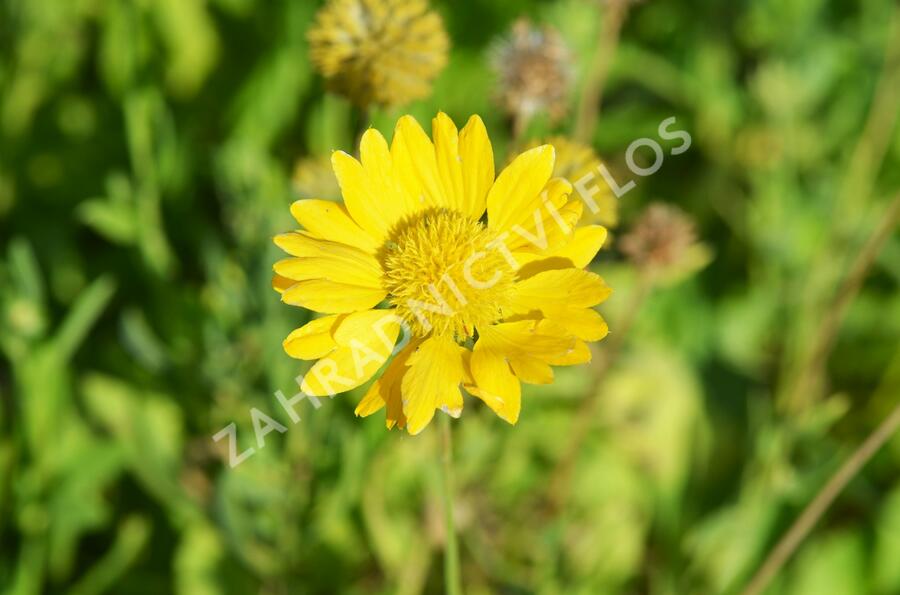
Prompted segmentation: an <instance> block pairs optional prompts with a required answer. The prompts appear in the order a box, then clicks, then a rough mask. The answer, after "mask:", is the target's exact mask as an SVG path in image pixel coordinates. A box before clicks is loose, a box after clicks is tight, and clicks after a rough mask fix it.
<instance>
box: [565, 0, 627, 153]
mask: <svg viewBox="0 0 900 595" xmlns="http://www.w3.org/2000/svg"><path fill="white" fill-rule="evenodd" d="M597 5H598V7H599V5H600V3H599V2H598V3H597ZM605 6H606V10H605V12H604V14H603V24H602V27H603V29H602V31H601V34H600V39H599V40H598V42H597V48H596V50H595V52H594V56H593V59H592V61H591V70H590V71H589V72H588V74H587V81H586V82H585V84H584V88H583V90H582V93H581V98H580V101H579V105H578V114H577V115H576V119H575V138H577V139H578V140H580V141H581V142H588V143H589V142H590V141H591V140H592V139H593V138H594V128H596V126H597V118H598V117H599V115H600V103H601V101H602V100H603V87H604V85H605V84H606V77H607V75H608V74H609V68H610V66H611V65H612V58H613V55H614V54H615V52H616V48H617V47H618V45H619V34H620V32H621V30H622V23H623V22H624V21H625V15H626V13H627V11H628V0H610V1H609V2H607V3H606V5H605Z"/></svg>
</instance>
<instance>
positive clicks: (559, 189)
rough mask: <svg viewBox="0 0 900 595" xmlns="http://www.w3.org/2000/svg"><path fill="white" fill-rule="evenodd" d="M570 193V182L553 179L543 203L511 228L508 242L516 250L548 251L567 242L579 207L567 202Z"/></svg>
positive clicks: (546, 190)
mask: <svg viewBox="0 0 900 595" xmlns="http://www.w3.org/2000/svg"><path fill="white" fill-rule="evenodd" d="M571 192H572V185H571V184H569V182H568V181H566V180H564V179H562V178H554V179H553V180H550V182H548V183H547V186H546V187H545V188H544V190H543V194H542V195H543V198H542V199H541V200H540V203H539V204H538V205H537V206H536V207H535V208H534V210H532V211H531V212H530V213H527V214H526V216H524V218H523V219H522V220H521V221H519V222H518V223H515V224H514V225H513V226H512V227H511V228H510V233H509V235H508V236H507V237H506V239H505V240H504V241H505V243H506V245H507V246H508V247H509V248H510V249H511V250H512V251H514V252H532V253H535V254H546V253H550V252H553V251H554V250H556V249H557V248H558V247H561V246H562V245H563V244H565V243H566V242H568V241H569V239H570V238H571V237H572V234H573V232H574V231H575V224H574V222H573V221H572V219H573V217H572V215H573V214H574V210H575V209H576V208H577V207H572V206H569V205H568V202H571V201H568V197H569V194H570V193H571Z"/></svg>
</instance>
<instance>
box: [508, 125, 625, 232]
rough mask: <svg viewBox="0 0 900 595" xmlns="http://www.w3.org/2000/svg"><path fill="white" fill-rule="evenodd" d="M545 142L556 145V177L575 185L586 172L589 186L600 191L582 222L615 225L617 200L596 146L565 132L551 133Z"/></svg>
mask: <svg viewBox="0 0 900 595" xmlns="http://www.w3.org/2000/svg"><path fill="white" fill-rule="evenodd" d="M546 143H547V144H549V145H553V148H554V149H556V165H555V166H554V167H553V175H554V176H555V177H559V178H565V179H567V180H568V181H569V182H570V183H571V184H573V185H574V184H576V183H577V182H578V181H580V180H584V179H585V176H587V187H588V188H593V187H595V188H596V189H597V192H596V193H594V194H592V195H591V196H590V199H591V201H593V205H592V204H588V205H587V207H588V208H587V210H586V211H585V215H584V218H583V222H584V223H599V224H600V225H603V226H604V227H606V228H614V227H616V226H617V225H618V224H619V208H618V202H617V201H616V197H615V195H614V194H613V192H612V190H611V189H610V187H609V184H607V183H606V182H605V181H604V180H603V178H602V177H601V175H600V165H601V164H602V162H601V161H600V158H599V157H598V156H597V153H595V152H594V149H592V148H591V147H590V146H588V145H585V144H582V143H580V142H578V141H576V140H573V139H571V138H568V137H565V136H553V137H550V138H548V139H547V140H546ZM539 144H540V143H539V142H537V141H534V142H532V143H529V144H528V145H526V148H531V147H536V146H538V145H539ZM595 208H596V212H594V209H595Z"/></svg>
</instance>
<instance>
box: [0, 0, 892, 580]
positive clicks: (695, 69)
mask: <svg viewBox="0 0 900 595" xmlns="http://www.w3.org/2000/svg"><path fill="white" fill-rule="evenodd" d="M370 4H371V3H370ZM374 4H378V2H374ZM388 4H390V3H388ZM393 4H395V5H396V4H403V2H400V3H397V2H393ZM319 7H320V3H319V2H308V1H299V0H297V1H291V0H265V1H263V0H2V2H0V347H2V358H0V592H2V593H9V594H17V595H29V594H36V593H73V594H79V595H84V594H94V593H97V594H99V593H128V594H142V593H177V594H185V595H186V594H190V595H216V594H244V593H263V594H287V593H369V592H375V593H403V594H414V593H439V592H441V591H442V578H441V577H442V572H443V568H442V566H443V562H442V557H441V553H442V550H443V547H444V543H445V534H444V529H443V524H442V520H441V519H442V513H441V511H442V505H441V499H440V495H439V490H438V481H439V479H438V477H437V467H438V465H437V461H438V457H439V454H438V452H439V449H438V444H437V443H438V432H437V431H436V430H435V428H429V429H428V430H427V431H426V432H424V433H423V434H422V435H420V436H418V437H414V438H413V437H409V436H408V435H406V434H405V433H403V432H398V431H396V430H395V431H390V432H389V431H387V430H386V429H385V428H384V420H383V418H382V417H381V415H374V416H372V417H369V418H366V419H364V420H363V419H358V418H356V417H354V415H353V408H354V407H355V404H356V402H357V401H358V399H359V397H361V395H362V394H363V391H361V390H358V391H354V393H353V394H349V395H340V396H338V397H336V398H334V399H333V400H325V401H324V402H323V403H322V406H321V407H320V408H318V409H316V408H315V407H314V406H313V405H312V404H311V403H308V402H304V403H301V404H299V405H298V406H297V410H298V412H299V413H300V415H301V417H302V419H301V420H300V421H299V422H297V423H296V424H293V423H291V420H290V419H289V417H288V416H287V414H286V413H285V412H284V410H283V409H281V407H279V405H278V402H277V400H276V398H275V397H274V395H273V393H274V392H275V391H278V390H280V391H282V392H283V393H284V394H285V395H287V396H290V395H292V394H294V393H295V392H296V391H297V385H296V382H295V380H294V379H295V377H296V376H298V375H300V374H302V373H303V371H304V369H305V368H304V364H303V363H302V362H298V361H295V360H292V359H290V358H289V357H288V356H287V355H285V353H284V352H283V351H282V347H281V341H282V339H283V338H284V337H285V336H286V335H287V334H288V333H289V332H290V331H291V330H292V329H294V328H296V327H298V326H300V325H301V324H302V323H303V322H304V321H305V320H306V319H307V316H308V314H306V313H304V312H303V311H301V310H299V309H297V308H291V307H288V306H286V305H283V304H281V303H280V302H279V299H278V295H277V294H276V293H275V292H274V291H272V288H271V266H272V263H273V262H275V261H276V260H277V259H278V258H279V257H280V256H279V250H278V249H277V248H276V247H275V246H274V245H273V244H272V243H271V237H272V236H273V235H274V234H275V233H278V232H281V231H285V230H288V229H292V228H293V227H294V226H295V224H294V223H293V221H292V219H291V217H290V213H289V210H288V208H289V205H290V204H291V202H292V201H293V200H296V199H297V198H299V197H310V196H317V197H320V198H338V194H337V189H336V186H335V181H334V178H333V177H332V175H331V173H330V171H329V169H328V162H327V159H328V155H329V154H330V152H331V151H332V150H333V149H344V150H348V151H351V150H352V149H353V147H354V144H355V142H356V137H357V135H358V134H359V132H360V131H361V130H363V129H364V128H365V127H367V126H369V125H373V126H376V127H378V128H380V129H381V130H382V131H383V132H385V133H386V134H387V135H388V136H389V135H390V133H391V130H392V128H393V124H394V122H395V121H396V119H397V117H399V115H401V114H404V113H412V114H414V115H415V116H416V117H417V118H418V119H419V121H420V122H421V123H423V125H425V126H426V128H427V126H428V122H429V121H430V119H431V118H432V117H433V116H434V114H435V113H436V112H437V110H439V109H440V110H444V111H446V112H447V113H448V114H450V115H451V117H453V118H454V120H455V121H456V123H457V124H458V125H460V126H461V125H462V124H463V123H464V122H465V120H466V119H467V118H468V117H469V115H471V114H473V113H477V114H480V115H481V116H482V117H483V118H484V120H485V122H486V124H487V126H488V130H489V133H490V135H491V139H492V141H493V143H494V151H495V159H496V161H497V163H498V164H502V163H505V162H506V160H507V158H508V152H509V151H510V150H512V149H513V148H515V147H519V146H526V145H528V144H529V143H534V142H538V139H545V138H548V137H551V136H557V135H560V136H564V137H567V138H570V139H573V140H577V141H579V142H581V143H583V147H582V148H584V147H587V151H588V154H590V153H591V151H594V152H595V153H596V155H598V156H599V157H600V158H601V159H603V161H604V162H605V163H606V164H607V166H608V168H609V170H610V171H611V172H612V173H613V175H614V176H615V177H616V179H617V180H618V181H619V182H620V184H624V183H625V182H626V181H628V180H635V182H636V186H635V188H634V189H633V190H631V191H630V192H628V193H627V194H626V195H624V196H623V197H622V198H621V199H620V200H619V201H618V205H617V208H615V207H616V205H615V203H614V202H613V203H611V204H613V209H614V211H617V212H614V213H613V214H611V215H610V214H608V215H607V219H606V220H605V221H604V222H605V223H606V224H608V225H609V226H610V228H611V236H612V241H611V243H610V245H609V247H608V248H605V249H604V250H603V251H601V253H600V255H599V256H598V257H597V259H596V260H595V262H594V263H593V264H592V265H591V267H592V269H593V270H595V271H597V272H598V273H600V274H601V275H603V276H604V277H605V278H606V279H607V281H608V283H609V284H610V285H611V286H612V287H613V288H614V290H615V291H614V294H613V296H612V297H611V298H610V299H609V300H608V301H607V302H606V303H604V304H602V305H601V307H600V310H601V312H602V313H603V314H604V316H605V317H606V318H607V319H608V321H609V324H610V328H611V334H610V336H609V337H608V338H607V339H606V340H604V341H603V342H601V343H600V344H598V345H597V350H596V352H595V357H594V361H593V362H592V364H590V365H586V366H580V367H574V368H563V369H557V374H556V381H555V383H554V384H552V385H548V386H540V387H531V386H529V387H527V388H526V393H525V396H524V403H523V411H522V415H521V418H520V421H519V423H518V425H516V426H510V425H508V424H506V423H505V422H503V421H501V420H500V419H498V418H497V417H496V416H495V415H494V414H493V413H492V412H490V411H489V410H488V409H487V408H486V407H484V406H483V405H482V404H481V403H480V402H477V401H476V400H474V399H467V405H466V410H465V412H464V414H463V417H462V419H461V420H459V421H458V422H454V423H453V430H454V445H455V452H454V458H455V460H454V464H455V476H456V477H455V480H456V486H455V489H456V508H455V514H456V520H457V525H458V528H459V538H460V543H461V550H462V572H463V582H464V587H465V590H466V592H467V593H494V592H499V593H592V594H593V593H600V594H603V593H610V594H612V593H652V594H683V593H692V594H693V593H696V594H717V593H737V592H739V591H740V589H741V588H742V587H743V586H744V585H745V584H746V583H747V581H748V579H749V578H750V576H751V575H752V574H753V572H754V571H755V570H756V569H757V568H758V566H759V565H760V563H761V561H762V560H763V559H764V557H765V556H766V554H767V552H769V550H770V549H771V548H772V546H773V545H774V544H775V542H776V541H777V539H778V538H779V536H780V535H781V534H782V533H783V532H784V531H785V529H786V528H787V527H788V526H789V525H790V523H791V522H792V520H793V519H794V518H795V517H796V516H797V514H798V513H799V512H800V510H802V508H803V507H804V506H805V505H806V503H808V502H809V501H810V500H811V499H812V498H813V496H814V495H815V494H816V493H817V492H818V490H819V489H820V488H821V486H822V485H823V484H824V483H825V481H826V480H827V478H828V477H829V476H830V475H831V474H832V473H833V472H834V471H835V469H836V468H837V467H838V466H839V464H840V463H841V461H843V460H844V459H845V458H846V457H847V456H848V455H849V453H850V452H851V451H852V450H853V449H854V448H856V446H857V445H858V444H859V443H860V442H862V441H863V440H864V438H865V437H866V436H867V435H868V434H869V433H870V432H871V431H872V430H873V428H875V427H876V426H877V425H878V424H879V423H880V421H881V420H882V419H884V418H885V416H886V415H887V414H888V412H889V411H890V410H891V409H892V408H893V407H895V406H896V405H897V403H898V401H900V292H898V284H900V236H898V234H897V233H896V226H895V225H894V224H893V223H895V222H896V218H897V214H898V207H897V198H896V195H897V192H898V188H900V167H898V165H900V131H898V126H897V119H898V115H900V18H898V15H900V12H898V11H900V9H898V8H897V5H896V4H895V3H894V2H892V1H891V0H859V1H849V0H846V1H845V0H837V1H826V0H755V1H753V2H749V1H747V2H718V1H715V0H695V1H692V2H685V1H680V2H679V1H663V0H648V1H646V2H642V3H631V2H625V1H624V0H607V1H606V2H598V1H593V0H553V1H551V0H541V1H538V0H527V1H513V0H497V1H491V2H489V1H487V0H466V1H459V2H456V1H454V2H451V1H450V0H441V1H434V2H432V4H431V7H432V8H433V10H435V11H436V12H437V13H438V14H440V16H441V18H442V21H443V27H444V28H445V29H446V31H447V35H448V38H449V41H450V49H449V53H448V55H447V64H446V67H445V68H443V69H440V72H439V73H437V76H436V79H435V80H434V82H433V86H432V87H431V88H430V89H428V92H427V93H426V96H425V97H420V98H418V99H416V100H414V101H411V102H399V103H400V104H398V105H375V104H372V105H366V106H364V107H365V109H361V108H360V107H359V106H357V105H354V104H353V103H351V102H350V101H348V99H346V98H344V97H343V96H341V95H339V94H336V93H331V92H329V91H328V89H329V88H330V85H329V84H328V83H327V82H326V81H325V80H324V79H323V77H322V76H321V75H320V74H319V73H317V71H316V69H315V68H314V65H313V63H312V62H311V60H310V53H309V47H308V42H307V37H306V35H307V31H308V30H309V29H310V27H311V26H312V24H313V20H314V17H315V14H316V11H317V10H318V9H319ZM523 18H524V19H528V20H527V21H522V20H520V19H523ZM517 23H519V24H518V25H517ZM528 27H530V28H531V29H529V30H528V31H530V33H529V32H528V31H526V28H528ZM534 31H538V33H534ZM535 40H536V43H539V44H540V43H544V44H545V45H546V44H548V43H549V44H550V46H549V49H547V48H546V47H545V48H544V50H546V51H544V50H540V51H537V52H536V53H532V54H529V55H528V56H530V57H528V56H526V58H525V59H524V67H522V66H521V64H519V63H518V62H516V61H515V60H511V59H510V58H509V56H510V55H511V54H510V52H513V53H515V52H516V51H517V45H521V44H525V45H528V43H530V42H532V41H535ZM541 47H544V46H541ZM542 52H543V53H542ZM498 56H501V58H499V59H498V58H497V57H498ZM545 58H549V61H547V60H544V62H541V63H540V65H539V66H540V67H534V68H532V66H534V64H535V63H533V62H531V61H533V60H538V61H539V60H542V59H545ZM519 62H521V60H520V61H519ZM516 65H518V66H516ZM514 66H516V67H521V68H523V70H521V71H519V72H509V69H510V68H513V67H514ZM554 68H560V69H561V70H559V71H555V70H553V69H554ZM522 77H525V78H528V77H533V78H534V77H536V79H535V80H536V81H537V83H535V84H537V87H540V86H541V85H540V83H541V82H542V81H543V82H546V81H553V85H552V88H551V89H550V91H551V92H552V93H551V94H552V97H546V98H544V99H546V103H545V104H542V103H540V101H538V102H537V103H535V102H526V103H527V105H528V106H529V107H528V110H527V111H526V112H523V111H522V110H521V109H520V108H517V107H516V105H521V102H520V103H519V104H517V103H516V101H515V99H516V98H515V97H513V98H512V99H510V97H509V96H508V94H509V93H510V92H511V88H512V86H513V85H514V84H516V81H517V80H518V79H521V78H522ZM532 82H533V83H534V81H532ZM526 91H527V89H526ZM535 106H537V107H536V108H535ZM532 108H534V109H532ZM517 110H518V111H517ZM672 116H674V117H675V118H676V123H675V124H673V125H672V126H671V129H673V130H684V131H687V132H689V133H690V135H691V138H692V143H691V145H690V148H689V149H688V150H687V151H686V152H684V153H682V154H679V155H674V154H672V153H671V150H672V149H673V148H675V147H678V146H679V144H680V142H679V141H671V140H665V139H662V138H660V136H659V134H658V126H659V124H660V122H662V121H663V120H664V119H666V118H669V117H672ZM641 137H647V138H651V139H655V140H657V141H658V142H659V143H660V145H661V146H662V147H663V149H664V155H665V160H664V163H663V164H662V167H661V168H660V169H659V171H658V172H656V173H655V174H654V175H652V176H648V177H640V176H636V175H634V174H632V173H631V172H630V171H629V169H628V166H627V163H626V159H625V156H626V151H627V148H628V146H629V144H630V143H631V142H632V141H633V140H635V139H638V138H641ZM636 159H637V160H638V161H640V162H641V163H644V164H645V165H646V162H647V161H648V160H651V159H652V154H651V153H641V152H639V154H638V157H637V158H636ZM573 167H574V166H573ZM660 203H661V204H660ZM652 205H655V206H652ZM892 222H893V223H892ZM251 407H256V408H258V409H259V410H260V411H262V412H265V413H266V414H268V415H271V416H272V417H273V418H274V419H276V420H278V421H279V422H280V423H282V424H284V425H285V426H286V427H288V431H287V432H285V433H283V434H281V433H279V432H272V433H271V434H268V435H267V436H265V447H264V448H256V450H255V451H254V453H253V454H252V456H249V457H248V458H247V459H246V460H245V461H244V462H243V463H242V464H241V465H239V466H237V467H235V468H231V467H229V465H228V445H227V441H221V442H218V443H216V442H214V441H213V440H212V436H213V435H214V434H215V433H216V432H218V431H219V430H221V429H222V428H223V427H225V426H227V425H228V424H229V423H232V422H234V423H235V424H236V429H237V436H238V444H239V448H240V450H241V451H244V450H246V449H248V448H250V447H257V446H258V445H257V442H256V438H255V437H254V433H253V425H252V422H251V416H250V408H251ZM898 561H900V439H898V438H897V437H894V439H893V440H892V441H890V442H888V444H887V445H886V447H885V448H883V449H881V451H880V452H879V453H878V454H877V455H876V456H875V458H874V459H873V460H872V461H871V462H870V464H869V465H867V466H866V467H865V469H864V470H863V471H862V472H861V473H860V474H858V475H857V476H856V477H855V478H854V479H853V481H851V482H850V484H849V486H848V488H847V489H846V491H845V492H844V493H843V494H842V495H841V496H840V497H839V498H838V500H837V501H836V502H835V504H834V505H833V506H832V507H831V508H830V509H829V510H828V511H827V513H826V514H825V515H824V518H823V520H822V522H821V523H819V524H818V526H816V528H815V529H814V530H813V532H812V533H811V535H810V536H809V537H808V538H807V539H806V540H805V541H804V542H803V543H802V544H801V545H800V547H799V549H798V551H797V554H796V555H795V556H794V557H793V558H792V559H791V560H790V561H789V562H788V563H787V564H786V566H785V567H784V568H782V569H781V570H780V572H778V573H777V575H776V577H775V579H774V581H773V582H772V583H771V586H770V588H769V590H768V591H766V592H767V593H770V594H786V595H806V594H821V593H829V594H857V593H859V594H867V593H875V594H895V593H900V563H898Z"/></svg>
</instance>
